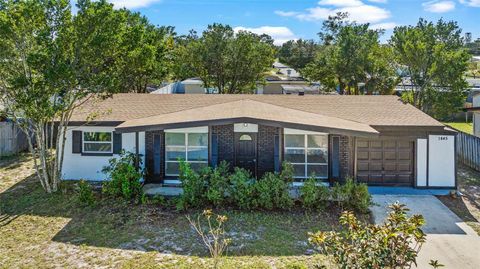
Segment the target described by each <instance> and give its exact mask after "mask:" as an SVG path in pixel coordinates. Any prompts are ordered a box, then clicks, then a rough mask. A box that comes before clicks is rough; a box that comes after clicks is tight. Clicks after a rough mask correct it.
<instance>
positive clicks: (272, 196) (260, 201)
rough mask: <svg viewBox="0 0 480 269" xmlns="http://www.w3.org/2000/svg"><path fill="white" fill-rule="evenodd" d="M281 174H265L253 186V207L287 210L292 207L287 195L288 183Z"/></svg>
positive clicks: (291, 201)
mask: <svg viewBox="0 0 480 269" xmlns="http://www.w3.org/2000/svg"><path fill="white" fill-rule="evenodd" d="M284 176H285V175H283V174H282V173H280V174H277V173H266V174H265V175H264V176H263V177H262V179H261V180H259V181H257V183H256V184H255V193H256V195H255V200H254V202H255V206H257V207H260V208H264V209H269V210H271V209H287V208H290V207H291V206H292V205H293V199H292V198H291V197H290V194H289V182H286V181H285V180H284V178H285V177H284Z"/></svg>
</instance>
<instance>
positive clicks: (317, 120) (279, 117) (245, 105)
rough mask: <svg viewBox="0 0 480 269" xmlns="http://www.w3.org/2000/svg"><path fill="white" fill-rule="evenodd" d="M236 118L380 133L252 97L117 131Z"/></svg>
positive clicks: (130, 122) (154, 118)
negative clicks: (259, 100)
mask: <svg viewBox="0 0 480 269" xmlns="http://www.w3.org/2000/svg"><path fill="white" fill-rule="evenodd" d="M232 119H235V120H236V121H238V122H245V121H247V122H248V121H255V122H258V121H261V122H266V123H270V124H272V123H273V124H280V125H282V126H291V127H293V126H295V127H297V128H301V129H304V128H320V129H323V130H327V129H328V130H337V131H340V132H343V131H349V132H350V131H353V132H356V133H361V134H367V135H377V134H378V131H376V130H375V129H373V128H372V127H370V126H369V125H368V124H364V123H359V122H355V121H350V120H344V119H340V118H336V117H329V116H324V115H319V114H316V113H310V112H304V111H300V110H296V109H291V108H286V107H281V106H276V105H272V104H267V103H264V102H258V101H255V100H249V99H242V100H237V101H232V102H226V103H221V104H215V105H210V106H203V107H198V108H192V109H188V110H182V111H177V112H173V113H168V114H162V115H157V116H152V117H147V118H140V119H133V120H128V121H125V122H124V123H122V124H120V125H119V126H117V128H116V130H120V131H129V130H135V129H138V128H139V127H148V128H152V129H155V128H158V127H164V128H168V127H170V128H171V127H172V126H175V127H177V128H178V127H182V125H183V126H185V125H187V124H190V123H192V124H193V123H196V122H201V123H205V122H228V121H229V120H232ZM317 130H318V129H317Z"/></svg>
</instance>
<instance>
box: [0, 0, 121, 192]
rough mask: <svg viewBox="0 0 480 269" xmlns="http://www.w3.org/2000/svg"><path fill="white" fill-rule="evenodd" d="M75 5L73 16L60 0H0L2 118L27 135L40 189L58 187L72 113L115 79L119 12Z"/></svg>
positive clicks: (113, 87) (112, 88)
mask: <svg viewBox="0 0 480 269" xmlns="http://www.w3.org/2000/svg"><path fill="white" fill-rule="evenodd" d="M77 7H78V12H77V14H76V15H75V16H73V15H72V12H71V6H70V2H69V1H68V0H44V1H28V0H25V1H11V0H2V1H0V36H1V37H2V38H1V39H0V98H1V101H2V103H3V104H4V106H5V108H6V113H7V116H9V117H10V118H12V119H13V120H14V121H15V122H16V123H17V124H18V125H19V126H20V128H22V130H23V131H24V132H25V133H26V134H29V135H28V137H29V139H28V142H29V149H30V151H31V153H32V156H33V160H34V166H35V171H36V174H37V177H38V178H39V180H40V182H41V184H42V187H43V188H44V189H45V191H46V192H48V193H51V192H55V191H57V190H58V186H59V182H60V178H61V173H62V163H63V152H64V146H65V143H64V141H65V135H66V129H67V126H68V124H69V121H70V118H71V116H72V113H73V112H74V110H75V109H76V108H77V107H78V106H79V105H81V104H82V103H83V102H85V101H87V100H93V99H96V98H105V97H108V96H109V94H110V93H112V92H116V91H118V88H119V85H121V84H122V83H123V81H122V75H123V74H122V72H119V68H118V67H119V64H118V62H119V60H118V59H119V56H118V55H121V53H120V52H121V51H122V47H121V44H122V43H123V42H124V40H122V38H123V37H124V35H123V34H124V33H123V32H122V30H121V29H124V28H121V29H119V28H118V27H117V26H118V21H121V20H122V18H121V17H119V16H118V14H119V13H117V12H115V11H114V10H113V7H112V5H111V4H109V3H107V2H105V1H99V2H93V3H92V2H90V1H87V0H83V1H79V2H78V5H77ZM124 61H126V60H124ZM120 66H121V65H120ZM120 70H121V69H120ZM54 122H55V124H53V123H54ZM55 130H56V131H55ZM55 134H56V135H55Z"/></svg>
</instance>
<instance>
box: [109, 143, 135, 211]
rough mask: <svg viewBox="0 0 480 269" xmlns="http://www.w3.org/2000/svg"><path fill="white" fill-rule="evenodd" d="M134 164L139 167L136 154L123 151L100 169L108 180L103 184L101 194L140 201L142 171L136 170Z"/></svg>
mask: <svg viewBox="0 0 480 269" xmlns="http://www.w3.org/2000/svg"><path fill="white" fill-rule="evenodd" d="M136 163H137V164H138V166H139V167H141V166H142V162H141V158H138V160H137V156H136V154H134V153H131V152H127V151H123V150H122V152H121V153H120V156H119V157H118V158H112V159H110V160H109V165H108V166H105V167H104V168H103V169H102V172H103V173H105V174H106V175H107V176H108V178H109V179H110V180H109V181H106V182H105V183H104V184H103V186H102V192H103V193H105V194H107V195H109V196H112V197H121V198H123V199H125V200H128V201H131V200H133V199H138V200H139V201H140V199H141V197H142V194H143V191H142V184H141V182H140V180H141V179H142V177H143V170H141V169H140V168H137V167H136V165H135V164H136Z"/></svg>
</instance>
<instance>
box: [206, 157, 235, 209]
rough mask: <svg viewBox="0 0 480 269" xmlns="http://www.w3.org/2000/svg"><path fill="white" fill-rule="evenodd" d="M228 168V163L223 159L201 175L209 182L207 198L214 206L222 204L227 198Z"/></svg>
mask: <svg viewBox="0 0 480 269" xmlns="http://www.w3.org/2000/svg"><path fill="white" fill-rule="evenodd" d="M228 169H229V167H228V163H227V162H226V161H222V162H221V163H220V164H219V165H218V166H217V167H216V168H211V167H208V168H206V169H205V170H204V173H203V175H201V176H203V177H204V180H205V181H206V182H207V184H208V188H207V200H208V201H209V202H210V203H212V204H213V205H214V206H217V207H218V206H222V205H224V204H225V202H226V200H227V199H226V195H227V193H228V190H229V183H228V177H229V175H228Z"/></svg>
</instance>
